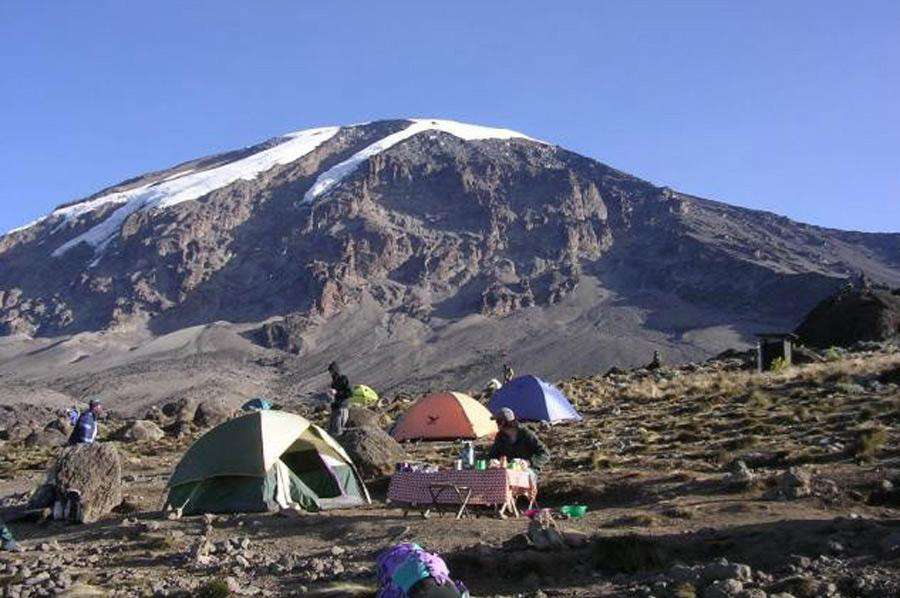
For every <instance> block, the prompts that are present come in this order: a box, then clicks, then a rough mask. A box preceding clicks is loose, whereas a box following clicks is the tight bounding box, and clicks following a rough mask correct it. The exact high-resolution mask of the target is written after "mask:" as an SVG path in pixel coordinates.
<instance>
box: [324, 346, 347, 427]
mask: <svg viewBox="0 0 900 598" xmlns="http://www.w3.org/2000/svg"><path fill="white" fill-rule="evenodd" d="M328 373H330V374H331V422H330V423H329V426H328V432H329V433H330V434H331V435H332V436H340V435H342V434H343V433H344V426H346V425H347V420H348V419H350V399H351V397H352V396H353V388H351V387H350V380H348V379H347V376H345V375H344V374H342V373H341V368H340V366H339V365H338V364H337V362H336V361H332V362H331V364H330V365H329V366H328Z"/></svg>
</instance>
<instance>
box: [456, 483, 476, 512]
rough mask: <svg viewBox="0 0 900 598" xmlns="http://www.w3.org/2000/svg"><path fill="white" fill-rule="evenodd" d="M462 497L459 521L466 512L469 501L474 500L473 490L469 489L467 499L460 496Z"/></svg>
mask: <svg viewBox="0 0 900 598" xmlns="http://www.w3.org/2000/svg"><path fill="white" fill-rule="evenodd" d="M460 497H461V498H462V505H460V507H459V512H457V513H456V518H457V519H462V516H463V513H464V512H465V510H466V507H467V506H468V505H469V499H470V498H472V489H471V488H469V489H468V491H467V492H466V495H465V497H463V496H461V495H460Z"/></svg>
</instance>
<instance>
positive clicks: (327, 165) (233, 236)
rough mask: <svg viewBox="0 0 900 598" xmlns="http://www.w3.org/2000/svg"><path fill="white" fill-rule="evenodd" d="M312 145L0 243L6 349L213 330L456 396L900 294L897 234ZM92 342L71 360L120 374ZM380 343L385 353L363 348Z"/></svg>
mask: <svg viewBox="0 0 900 598" xmlns="http://www.w3.org/2000/svg"><path fill="white" fill-rule="evenodd" d="M414 127H419V128H421V129H422V130H415V131H413V132H412V133H411V132H410V129H412V128H414ZM316 130H321V131H325V130H327V131H328V136H327V139H324V140H321V141H320V142H318V143H315V144H312V143H311V144H310V146H311V147H309V148H308V151H303V152H299V151H298V152H295V154H296V153H299V154H302V155H299V156H296V155H294V154H291V155H290V156H288V158H290V159H285V160H283V161H282V162H279V161H278V159H277V158H276V157H277V155H279V152H283V151H284V150H285V148H284V147H283V146H284V144H285V143H290V139H300V138H302V136H303V135H304V134H308V133H309V131H310V130H305V131H300V132H295V133H294V134H293V135H295V137H293V138H290V137H287V136H282V137H277V138H273V139H271V140H269V141H266V142H263V143H261V144H257V145H255V146H251V147H250V148H244V149H243V150H236V151H234V152H225V153H222V154H217V155H216V156H210V157H206V158H200V159H198V160H194V161H187V162H183V163H182V164H179V165H176V166H174V167H172V168H170V169H166V170H161V171H156V172H153V173H148V174H147V175H142V176H139V177H134V178H132V179H129V180H128V181H125V182H123V183H121V184H119V185H116V186H112V187H110V188H108V189H107V190H105V193H106V195H116V194H119V195H116V196H115V197H114V198H112V200H111V201H98V199H103V198H104V195H103V194H101V193H98V194H94V195H93V196H90V197H89V198H86V199H85V200H84V201H82V202H75V203H69V204H65V205H64V206H61V208H60V209H65V210H69V212H62V213H59V214H56V212H57V211H58V210H57V211H55V212H54V213H52V214H51V215H49V216H48V217H46V218H45V219H44V220H42V221H40V222H38V223H37V224H35V225H33V226H32V227H30V228H26V229H22V230H19V231H18V232H14V233H12V234H7V235H4V236H3V237H0V334H5V335H14V334H25V335H28V336H29V337H31V338H33V339H35V340H34V345H35V346H37V345H40V346H44V344H45V343H46V342H47V341H45V340H42V339H47V340H50V339H68V340H64V342H75V341H72V339H74V338H76V337H78V335H80V334H84V333H92V334H93V333H106V334H107V336H108V335H109V334H113V335H126V336H128V335H131V338H132V341H130V342H131V344H132V345H133V346H135V347H137V346H140V345H141V344H142V343H150V342H151V340H149V339H153V338H162V337H167V335H172V334H175V333H178V331H181V330H187V329H191V328H192V327H196V326H201V327H202V326H211V325H214V323H216V322H220V321H221V322H227V323H229V324H228V326H232V327H233V330H231V333H230V334H232V335H233V338H231V337H230V338H231V340H229V341H228V343H226V344H228V345H229V346H230V347H231V348H232V349H233V350H234V351H237V352H238V353H242V354H245V355H249V354H251V353H252V354H254V355H255V354H256V351H257V350H260V351H263V352H264V353H265V352H273V351H274V352H275V353H274V354H283V353H282V352H286V354H287V355H293V356H292V357H289V358H287V359H288V360H289V363H293V364H294V365H293V366H290V367H289V368H288V369H289V370H291V371H289V372H288V371H285V372H283V374H284V376H286V378H285V379H293V380H295V381H296V383H297V384H301V385H302V384H303V383H304V382H303V381H302V377H303V376H307V375H309V376H313V370H312V369H309V368H313V367H318V364H319V362H322V361H325V360H326V358H327V357H335V358H341V357H344V358H347V359H352V360H354V362H355V364H354V366H352V367H355V368H357V371H358V372H359V373H360V374H365V375H366V376H368V377H369V378H367V379H369V380H372V381H373V383H377V382H382V381H383V382H384V384H386V385H388V386H390V385H399V384H402V383H403V382H404V381H405V380H408V379H409V378H410V377H419V378H420V379H433V380H434V383H435V384H439V383H445V382H447V381H450V380H453V379H456V380H461V381H463V382H465V383H466V384H469V383H474V382H475V381H476V380H478V379H480V377H483V376H484V375H486V374H487V373H488V371H489V370H490V368H492V367H495V365H496V361H497V359H499V357H497V355H500V354H507V355H515V359H517V360H522V361H530V362H531V363H532V366H533V368H534V369H535V370H538V371H541V370H546V372H547V373H549V374H552V375H559V376H562V375H572V374H577V373H578V372H579V371H581V369H587V368H588V366H589V365H590V366H591V368H592V370H596V366H597V364H600V365H635V364H636V363H638V362H639V360H641V359H642V356H643V355H649V354H650V353H651V352H652V351H653V350H654V349H662V350H663V352H664V353H665V354H668V355H670V356H671V357H672V358H673V359H676V360H679V359H680V360H690V359H696V358H700V357H703V356H708V355H710V354H712V353H714V352H716V351H718V350H721V349H724V348H727V346H730V345H733V344H735V343H746V342H748V341H749V340H750V338H751V335H752V332H753V331H754V329H756V330H758V329H763V328H764V329H771V328H785V329H786V328H789V327H792V326H793V325H795V324H796V322H797V321H799V319H800V318H801V317H802V316H803V315H804V314H805V312H806V311H807V310H809V309H810V308H811V307H812V306H813V305H815V303H817V302H818V301H820V300H821V299H822V298H824V297H825V296H827V295H828V294H830V293H832V292H834V291H835V290H836V289H837V288H839V287H840V285H841V284H843V282H844V281H845V280H846V279H847V278H851V277H855V276H857V275H858V273H859V272H865V273H866V274H867V276H869V277H870V278H872V279H874V280H877V281H882V282H884V283H887V284H890V285H900V234H891V233H884V234H878V233H856V232H847V231H838V230H832V229H825V228H822V227H816V226H812V225H807V224H802V223H797V222H794V221H791V220H789V219H787V218H784V217H781V216H778V215H775V214H772V213H769V212H762V211H754V210H748V209H745V208H739V207H735V206H731V205H729V204H725V203H721V202H716V201H714V200H708V199H704V198H699V197H696V196H692V195H688V194H683V193H679V192H677V191H674V190H672V189H670V188H667V187H658V186H656V185H653V184H651V183H648V182H646V181H643V180H641V179H639V178H637V177H634V176H632V175H629V174H627V173H625V172H622V171H620V170H617V169H615V168H613V167H610V166H608V165H605V164H602V163H600V162H598V161H596V160H593V159H591V158H588V157H585V156H581V155H579V154H576V153H574V152H571V151H569V150H566V149H565V148H561V147H559V146H555V145H551V144H548V143H545V142H539V141H535V140H532V139H530V138H528V137H527V136H525V135H523V134H520V133H516V132H513V131H509V130H506V129H494V128H485V127H479V126H477V125H467V124H462V123H456V122H454V121H441V120H437V119H423V120H419V121H415V120H389V121H375V122H372V123H364V124H359V125H354V126H350V127H337V128H335V127H332V128H328V129H325V128H322V129H316ZM296 136H299V137H296ZM286 139H287V140H288V141H285V140H286ZM385 140H397V141H396V143H388V142H386V141H385ZM279 147H281V149H279ZM372 148H375V149H376V150H377V151H375V150H373V149H372ZM304 149H307V148H304ZM248 165H249V166H248ZM245 167H246V168H249V170H247V169H246V168H245ZM210 173H212V174H210ZM222 173H226V174H227V176H221V175H222ZM329 173H330V174H329ZM192 177H193V178H192ZM323 180H324V181H328V184H327V185H323V186H321V187H320V188H319V192H317V193H313V190H314V189H316V184H317V182H320V181H323ZM210 181H214V182H215V183H216V185H218V186H216V185H212V186H213V187H214V188H210V186H211V183H210ZM222 181H224V183H223V184H221V185H219V183H221V182H222ZM160 189H162V190H163V191H165V192H168V191H169V190H172V194H171V195H165V193H162V195H160V193H159V192H160ZM135 190H137V191H135ZM142 193H143V194H144V195H141V194H142ZM179 193H180V194H181V195H178V194H179ZM167 198H169V199H170V200H171V198H175V199H178V198H181V199H182V200H181V201H177V202H176V201H174V200H171V201H169V204H171V205H169V204H167V203H166V201H167ZM184 198H187V199H184ZM107 199H109V198H107ZM85 202H94V203H93V204H90V206H91V207H92V208H93V209H85V207H86V204H85ZM129 202H132V203H129ZM79 205H82V208H78V206H79ZM73 206H74V207H73ZM125 208H127V209H125ZM122 210H124V212H123V211H122ZM117 211H119V213H118V215H117ZM70 212H71V213H74V214H75V216H74V217H73V218H71V219H70V218H67V217H66V214H68V213H70ZM54 214H56V215H54ZM110 222H112V225H109V224H108V223H110ZM98 227H101V229H102V231H104V232H108V231H109V229H110V228H114V229H115V234H114V235H112V236H104V235H100V234H94V233H91V231H96V230H97V229H98ZM103 227H106V228H103ZM92 235H93V236H92ZM78 239H82V240H84V239H88V240H92V241H98V242H97V243H85V242H79V241H78ZM61 247H66V250H65V251H58V249H59V248H61ZM54 253H56V255H55V256H54ZM354 317H355V318H358V320H359V322H366V323H367V324H366V325H365V326H359V325H357V323H354V322H353V318H354ZM336 322H343V324H342V325H340V326H338V325H337V324H336ZM220 332H221V331H220ZM217 335H218V336H217V338H222V335H221V334H219V333H217ZM454 335H456V336H454ZM535 335H536V336H537V337H539V340H538V339H537V338H535ZM372 338H377V339H381V340H380V341H378V342H377V343H375V344H374V345H372V344H371V343H370V342H369V341H371V339H372ZM462 339H464V342H463V340H462ZM373 342H374V341H373ZM92 343H93V341H91V342H90V343H88V345H90V347H91V349H90V350H87V349H86V350H85V354H86V355H87V357H80V358H79V359H80V361H79V362H78V368H82V367H87V366H88V365H90V364H91V363H93V362H96V363H95V364H94V365H93V366H91V367H93V369H92V370H91V371H103V367H104V365H105V364H108V363H112V362H113V361H114V362H115V363H119V361H116V360H119V358H118V357H116V358H115V359H114V360H113V361H109V360H107V361H104V360H103V359H100V358H99V357H98V355H99V354H100V353H102V351H99V350H98V349H97V348H96V347H95V345H94V344H92ZM246 343H252V344H253V346H254V347H256V348H254V349H251V348H249V347H248V345H247V344H246ZM460 343H462V344H460ZM26 344H27V343H26ZM126 344H127V343H126ZM157 344H158V343H157ZM201 344H202V343H201ZM385 346H390V347H391V349H390V350H391V351H393V352H394V353H395V354H396V355H397V359H390V358H386V357H385V356H384V355H378V354H369V353H366V352H362V353H361V352H360V348H361V347H368V349H367V350H368V351H373V352H375V353H377V352H378V351H382V350H384V349H383V348H384V347H385ZM526 347H527V348H529V351H530V352H531V353H530V354H529V353H526V352H525V348H526ZM34 348H35V347H34V346H32V347H31V350H34ZM196 348H197V351H198V352H200V353H202V352H203V351H202V349H201V348H200V346H199V345H198V346H197V347H196ZM449 348H452V350H454V351H457V352H460V353H461V355H459V356H456V355H454V356H453V357H452V358H448V357H447V355H448V349H449ZM232 349H229V350H232ZM135 350H136V351H138V353H140V354H143V353H141V352H140V350H139V349H135ZM116 351H118V349H114V350H113V353H116ZM557 353H558V354H559V355H556V354H557ZM572 353H578V354H579V356H578V357H577V358H572V357H571V354H572ZM17 355H18V354H17ZM116 355H118V353H116ZM566 355H568V356H569V358H568V359H566V358H564V357H563V356H566ZM16 359H18V361H16V363H19V364H21V363H22V362H21V356H20V355H18V356H17V357H16ZM66 359H68V357H67V358H66ZM254 359H255V357H254ZM442 359H443V360H444V361H443V362H442ZM291 360H299V361H297V362H296V363H295V362H294V361H291ZM63 361H65V360H63ZM126 361H128V360H126ZM301 361H302V362H303V363H302V364H301V363H300V362H301ZM10 363H11V362H10ZM376 364H378V365H377V366H376ZM490 364H494V365H490ZM64 366H67V367H70V368H71V367H72V365H71V363H68V364H67V363H63V362H59V363H57V362H53V367H51V368H50V369H51V370H54V371H58V370H57V369H54V368H63V367H64ZM292 368H293V369H292ZM2 370H3V363H2V359H0V373H2ZM351 371H352V368H351ZM454 372H455V373H454ZM489 377H490V376H489Z"/></svg>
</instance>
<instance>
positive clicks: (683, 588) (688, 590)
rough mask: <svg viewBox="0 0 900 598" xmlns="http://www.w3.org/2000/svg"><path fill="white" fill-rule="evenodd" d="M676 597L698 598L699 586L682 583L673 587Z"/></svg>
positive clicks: (673, 593)
mask: <svg viewBox="0 0 900 598" xmlns="http://www.w3.org/2000/svg"><path fill="white" fill-rule="evenodd" d="M672 596H673V597H674V598H697V588H695V587H694V584H692V583H687V582H685V583H680V584H678V585H677V586H675V587H674V588H672Z"/></svg>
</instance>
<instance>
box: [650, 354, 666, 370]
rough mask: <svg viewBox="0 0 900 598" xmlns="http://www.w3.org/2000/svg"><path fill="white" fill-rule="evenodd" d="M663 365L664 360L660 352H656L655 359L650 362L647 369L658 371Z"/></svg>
mask: <svg viewBox="0 0 900 598" xmlns="http://www.w3.org/2000/svg"><path fill="white" fill-rule="evenodd" d="M662 365H663V364H662V358H661V357H660V356H659V351H654V352H653V359H652V360H651V361H650V363H648V364H647V369H648V370H658V369H659V368H661V367H662Z"/></svg>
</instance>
